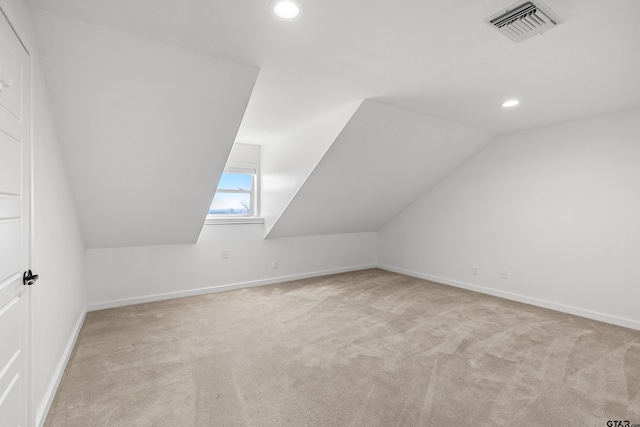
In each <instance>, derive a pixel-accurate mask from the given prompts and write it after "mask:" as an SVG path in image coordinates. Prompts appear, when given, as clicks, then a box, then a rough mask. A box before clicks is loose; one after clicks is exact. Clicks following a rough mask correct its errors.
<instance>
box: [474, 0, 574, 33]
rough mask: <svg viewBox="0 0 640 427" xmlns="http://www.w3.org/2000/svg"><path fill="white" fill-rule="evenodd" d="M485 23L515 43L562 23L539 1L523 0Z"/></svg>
mask: <svg viewBox="0 0 640 427" xmlns="http://www.w3.org/2000/svg"><path fill="white" fill-rule="evenodd" d="M485 22H486V23H487V24H489V25H491V26H492V27H495V28H496V29H497V30H498V31H500V32H501V33H502V34H504V35H505V36H507V37H509V38H510V39H511V40H513V41H514V42H516V43H517V42H520V41H522V40H524V39H527V38H529V37H531V36H535V35H536V34H541V33H542V32H544V31H546V30H548V29H549V28H552V27H555V26H556V25H558V24H561V23H562V22H563V21H562V19H560V17H559V16H558V15H556V13H555V12H553V11H552V10H551V9H549V8H548V7H547V6H546V5H545V4H544V3H542V2H541V1H540V0H536V1H535V2H533V1H528V0H524V1H519V2H518V3H516V4H514V5H511V6H509V8H507V9H504V10H502V11H500V12H498V13H496V14H495V15H493V16H491V17H489V18H487V19H486V20H485Z"/></svg>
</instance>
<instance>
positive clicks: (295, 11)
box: [270, 0, 303, 21]
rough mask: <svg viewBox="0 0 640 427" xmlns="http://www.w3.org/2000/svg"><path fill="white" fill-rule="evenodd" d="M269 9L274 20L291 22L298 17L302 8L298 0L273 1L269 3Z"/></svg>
mask: <svg viewBox="0 0 640 427" xmlns="http://www.w3.org/2000/svg"><path fill="white" fill-rule="evenodd" d="M270 9H271V13H273V15H274V16H275V17H276V18H278V19H280V20H282V21H291V20H293V19H296V18H297V17H298V15H300V13H301V12H302V9H303V7H302V3H300V2H299V1H298V0H274V1H273V2H271V7H270Z"/></svg>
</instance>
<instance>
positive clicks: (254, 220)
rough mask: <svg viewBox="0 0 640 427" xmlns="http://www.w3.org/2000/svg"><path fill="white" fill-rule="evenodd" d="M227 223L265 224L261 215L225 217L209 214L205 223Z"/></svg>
mask: <svg viewBox="0 0 640 427" xmlns="http://www.w3.org/2000/svg"><path fill="white" fill-rule="evenodd" d="M227 224H264V218H262V217H259V216H242V217H237V218H225V217H215V216H208V217H207V219H206V220H205V221H204V225H227Z"/></svg>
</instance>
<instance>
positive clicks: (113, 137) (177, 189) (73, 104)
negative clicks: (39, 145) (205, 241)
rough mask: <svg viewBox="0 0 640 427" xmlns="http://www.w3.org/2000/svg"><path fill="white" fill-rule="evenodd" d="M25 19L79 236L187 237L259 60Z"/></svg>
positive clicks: (113, 240)
mask: <svg viewBox="0 0 640 427" xmlns="http://www.w3.org/2000/svg"><path fill="white" fill-rule="evenodd" d="M34 19H35V22H36V25H37V34H38V36H39V37H40V38H39V42H40V43H42V46H43V60H42V62H43V64H44V66H45V68H44V71H45V73H46V76H47V83H48V87H49V89H50V93H51V99H52V101H53V107H54V109H55V110H54V111H55V118H56V121H57V124H58V129H59V131H60V136H61V137H62V139H61V143H62V146H63V149H64V155H65V159H66V160H67V165H68V169H69V176H70V177H71V182H72V187H73V191H74V193H75V195H76V199H77V202H78V212H79V217H80V221H81V225H82V229H83V234H84V238H85V240H84V241H85V244H86V246H87V247H94V248H95V247H121V246H142V245H154V244H178V243H195V242H196V241H197V240H198V236H199V234H200V228H201V226H202V223H203V222H204V219H205V217H206V215H207V211H208V209H209V205H210V203H211V199H212V198H213V195H214V193H215V190H216V180H217V179H218V178H219V177H220V174H221V173H222V169H223V167H224V164H225V162H226V160H227V156H228V155H229V151H230V150H231V146H232V145H233V142H234V139H235V136H236V134H237V132H238V128H239V126H240V122H241V121H242V117H243V114H244V111H245V109H246V107H247V103H248V102H249V97H250V95H251V91H252V89H253V85H254V84H255V81H256V77H257V75H258V70H257V69H256V68H253V67H248V66H244V65H240V64H236V63H232V62H229V61H225V60H222V59H218V58H214V57H211V56H208V55H203V54H201V53H197V52H192V51H189V50H185V49H181V48H177V47H174V46H170V45H168V44H164V43H160V42H156V41H153V40H148V39H144V38H140V37H135V36H131V35H128V34H124V33H122V32H119V31H115V30H111V29H108V28H105V27H100V26H97V25H93V24H89V23H86V22H81V21H78V20H75V19H71V18H67V17H63V16H60V15H56V14H53V13H49V12H45V11H42V10H38V11H37V12H36V13H35V14H34Z"/></svg>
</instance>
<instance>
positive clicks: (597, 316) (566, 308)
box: [378, 264, 640, 330]
mask: <svg viewBox="0 0 640 427" xmlns="http://www.w3.org/2000/svg"><path fill="white" fill-rule="evenodd" d="M378 268H380V269H382V270H387V271H391V272H394V273H400V274H405V275H407V276H412V277H417V278H419V279H424V280H429V281H432V282H437V283H442V284H444V285H450V286H455V287H456V288H462V289H467V290H470V291H475V292H480V293H482V294H488V295H493V296H496V297H500V298H504V299H508V300H512V301H518V302H522V303H525V304H530V305H535V306H538V307H543V308H548V309H551V310H555V311H560V312H563V313H568V314H573V315H575V316H580V317H586V318H587V319H592V320H597V321H600V322H605V323H611V324H613V325H617V326H623V327H625V328H630V329H636V330H640V322H638V321H636V320H631V319H625V318H622V317H617V316H613V315H610V314H604V313H598V312H596V311H591V310H585V309H583V308H579V307H573V306H570V305H565V304H560V303H556V302H552V301H547V300H543V299H539V298H533V297H528V296H524V295H519V294H513V293H510V292H504V291H499V290H496V289H491V288H485V287H484V286H478V285H474V284H471V283H465V282H461V281H458V280H453V279H448V278H446V277H438V276H432V275H430V274H424V273H419V272H417V271H411V270H405V269H403V268H396V267H392V266H390V265H384V264H378Z"/></svg>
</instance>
